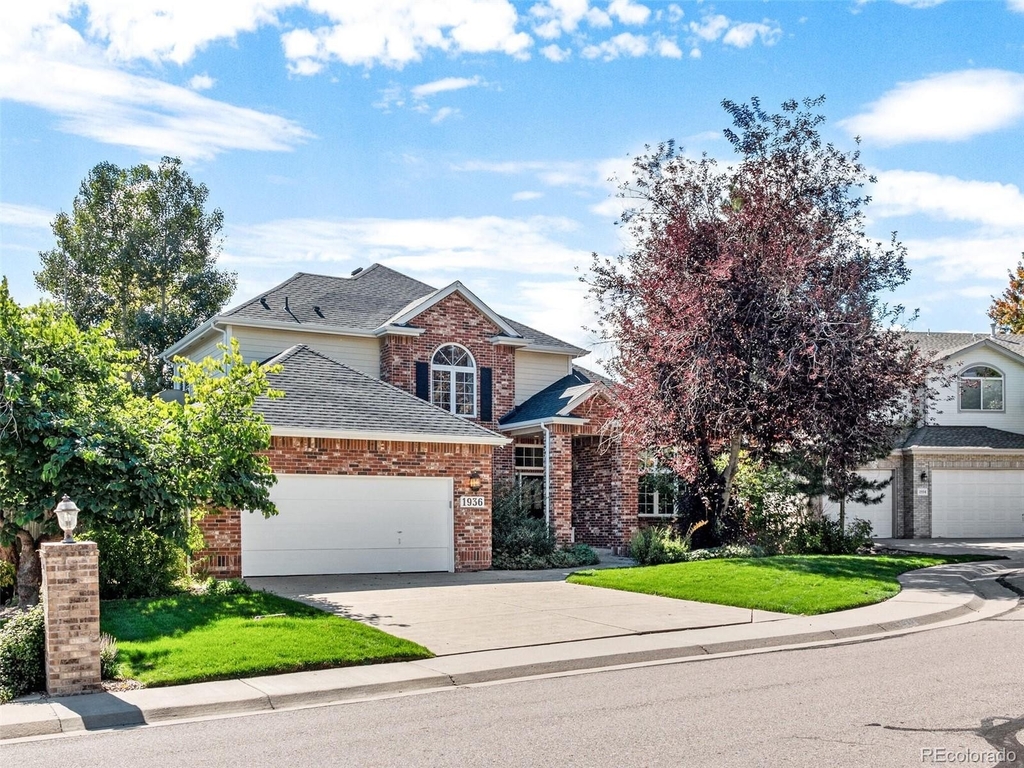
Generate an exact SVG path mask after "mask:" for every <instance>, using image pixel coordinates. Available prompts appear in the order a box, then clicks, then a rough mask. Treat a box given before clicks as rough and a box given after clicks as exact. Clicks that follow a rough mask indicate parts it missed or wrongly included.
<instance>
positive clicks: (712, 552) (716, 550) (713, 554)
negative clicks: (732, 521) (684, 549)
mask: <svg viewBox="0 0 1024 768" xmlns="http://www.w3.org/2000/svg"><path fill="white" fill-rule="evenodd" d="M768 555H769V552H768V551H767V550H766V549H764V548H763V547H759V546H757V545H756V544H750V545H748V544H726V545H725V546H724V547H711V548H709V549H695V550H693V551H692V552H690V553H688V554H687V555H686V557H685V560H686V562H696V561H698V560H718V559H720V558H736V557H767V556H768Z"/></svg>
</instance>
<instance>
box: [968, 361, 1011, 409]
mask: <svg viewBox="0 0 1024 768" xmlns="http://www.w3.org/2000/svg"><path fill="white" fill-rule="evenodd" d="M960 410H961V411H1001V410H1003V374H1001V373H1000V372H999V371H997V370H996V369H995V368H992V367H990V366H988V365H974V366H971V367H970V368H966V369H964V370H963V371H961V372H960Z"/></svg>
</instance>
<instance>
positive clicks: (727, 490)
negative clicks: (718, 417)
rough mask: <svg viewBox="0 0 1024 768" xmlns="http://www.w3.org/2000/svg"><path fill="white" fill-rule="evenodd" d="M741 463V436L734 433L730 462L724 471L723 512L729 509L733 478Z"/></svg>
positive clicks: (731, 441)
mask: <svg viewBox="0 0 1024 768" xmlns="http://www.w3.org/2000/svg"><path fill="white" fill-rule="evenodd" d="M739 463H740V436H739V434H733V436H732V438H731V439H730V441H729V463H728V464H726V465H725V471H724V472H723V473H722V480H723V483H722V513H723V514H724V513H726V512H728V511H729V501H730V500H731V499H732V487H733V479H734V478H735V477H736V467H737V466H739Z"/></svg>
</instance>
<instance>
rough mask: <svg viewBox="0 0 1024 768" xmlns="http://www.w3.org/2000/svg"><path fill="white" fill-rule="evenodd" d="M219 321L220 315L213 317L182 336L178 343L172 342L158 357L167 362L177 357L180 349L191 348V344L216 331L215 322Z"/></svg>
mask: <svg viewBox="0 0 1024 768" xmlns="http://www.w3.org/2000/svg"><path fill="white" fill-rule="evenodd" d="M220 319H221V316H220V315H214V316H213V317H211V318H210V319H209V320H207V321H206V322H205V323H203V324H202V325H200V326H199V327H198V328H193V329H192V330H191V331H189V332H188V333H186V334H185V335H184V336H182V337H181V338H180V339H179V340H178V341H176V342H174V343H173V344H172V345H171V346H169V347H168V348H167V349H165V350H164V351H163V352H161V353H160V357H162V358H163V359H164V360H168V361H169V360H170V359H171V358H172V357H174V356H175V355H177V354H178V353H179V352H180V351H181V350H182V349H184V348H185V347H188V346H191V345H192V342H194V341H199V340H200V339H201V338H202V337H203V336H205V335H206V334H207V333H209V332H210V331H211V330H217V321H218V320H220ZM222 333H223V331H222Z"/></svg>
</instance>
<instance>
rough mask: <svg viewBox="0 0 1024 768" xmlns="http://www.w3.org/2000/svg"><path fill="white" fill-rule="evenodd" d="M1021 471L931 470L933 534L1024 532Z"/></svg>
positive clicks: (983, 535)
mask: <svg viewBox="0 0 1024 768" xmlns="http://www.w3.org/2000/svg"><path fill="white" fill-rule="evenodd" d="M1022 514H1024V471H1021V470H1016V469H987V470H983V469H937V470H934V471H933V472H932V536H934V537H936V538H965V539H966V538H991V537H1003V536H1024V520H1022V518H1021V515H1022Z"/></svg>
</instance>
